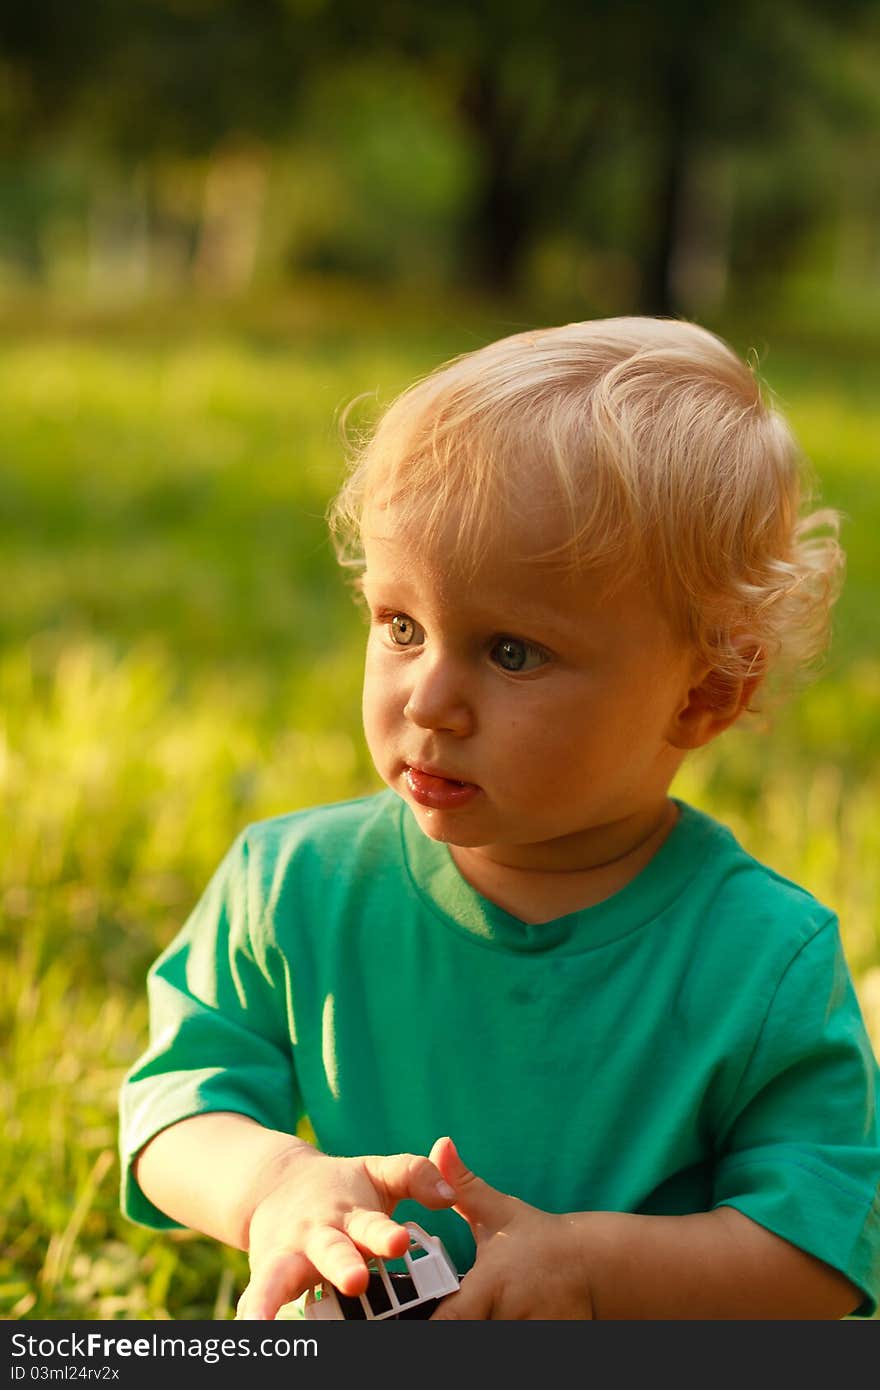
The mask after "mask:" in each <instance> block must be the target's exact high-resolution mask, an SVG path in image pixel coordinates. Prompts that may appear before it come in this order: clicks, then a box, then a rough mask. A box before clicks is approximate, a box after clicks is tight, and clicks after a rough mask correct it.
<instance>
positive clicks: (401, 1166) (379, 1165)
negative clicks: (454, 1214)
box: [365, 1154, 455, 1210]
mask: <svg viewBox="0 0 880 1390" xmlns="http://www.w3.org/2000/svg"><path fill="white" fill-rule="evenodd" d="M365 1162H366V1167H367V1172H368V1173H369V1176H370V1179H371V1180H372V1182H374V1183H375V1184H376V1185H377V1186H378V1187H379V1188H381V1190H382V1191H383V1193H384V1194H385V1196H386V1199H387V1205H388V1209H389V1210H392V1209H393V1208H394V1207H395V1206H396V1205H397V1203H398V1202H400V1201H403V1199H404V1198H405V1197H410V1198H412V1200H413V1201H416V1202H420V1203H421V1205H422V1206H423V1207H430V1208H431V1209H432V1210H436V1209H437V1208H438V1207H448V1206H451V1205H452V1202H453V1199H454V1197H455V1192H454V1191H453V1189H452V1187H451V1186H450V1184H449V1183H448V1182H447V1181H446V1179H445V1177H444V1175H443V1174H442V1173H441V1172H440V1171H439V1169H438V1168H437V1167H435V1165H434V1164H433V1163H432V1162H431V1160H430V1159H428V1158H425V1157H424V1155H422V1154H387V1155H386V1154H382V1155H373V1156H371V1157H369V1158H367V1159H366V1160H365Z"/></svg>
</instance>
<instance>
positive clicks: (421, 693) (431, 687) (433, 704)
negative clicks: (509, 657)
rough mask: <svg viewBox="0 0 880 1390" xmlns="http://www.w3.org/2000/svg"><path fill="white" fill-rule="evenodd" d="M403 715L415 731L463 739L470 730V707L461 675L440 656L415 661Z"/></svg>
mask: <svg viewBox="0 0 880 1390" xmlns="http://www.w3.org/2000/svg"><path fill="white" fill-rule="evenodd" d="M403 713H404V716H405V717H406V718H407V719H408V720H409V722H410V723H411V724H415V725H416V727H417V728H419V729H430V730H431V731H435V730H436V731H438V732H439V731H441V730H442V731H444V732H446V733H452V734H457V735H458V736H459V737H462V738H463V737H465V736H466V735H467V734H469V733H471V732H472V731H473V728H474V711H473V704H472V701H471V698H470V697H469V695H468V693H467V692H466V690H465V688H464V680H463V677H462V673H461V671H460V670H459V669H458V668H457V667H456V666H455V664H454V663H453V662H451V661H449V660H448V659H444V658H443V657H440V658H435V659H434V660H433V661H432V662H427V661H421V662H419V670H418V672H417V674H416V676H415V680H414V684H413V687H412V689H411V691H410V693H409V699H408V700H407V702H406V705H405V707H404V711H403Z"/></svg>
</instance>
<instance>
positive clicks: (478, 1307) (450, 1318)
mask: <svg viewBox="0 0 880 1390" xmlns="http://www.w3.org/2000/svg"><path fill="white" fill-rule="evenodd" d="M494 1301H495V1300H494V1285H493V1283H492V1281H491V1280H490V1279H487V1278H485V1277H484V1276H483V1275H482V1274H481V1272H480V1271H479V1270H478V1269H476V1268H474V1269H473V1270H471V1273H470V1274H467V1275H465V1277H464V1279H462V1281H461V1288H460V1289H459V1290H458V1293H451V1294H449V1296H448V1297H447V1298H444V1299H441V1301H440V1304H439V1306H438V1307H437V1308H436V1309H435V1310H434V1312H433V1313H432V1314H431V1317H430V1321H431V1322H465V1321H468V1322H475V1321H478V1320H479V1321H482V1322H486V1321H488V1320H489V1319H490V1318H491V1317H492V1310H493V1304H494Z"/></svg>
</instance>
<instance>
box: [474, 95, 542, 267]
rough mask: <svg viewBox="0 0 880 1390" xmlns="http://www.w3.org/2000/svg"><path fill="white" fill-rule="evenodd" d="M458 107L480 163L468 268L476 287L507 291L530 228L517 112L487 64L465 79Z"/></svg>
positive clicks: (521, 255) (520, 258) (526, 241)
mask: <svg viewBox="0 0 880 1390" xmlns="http://www.w3.org/2000/svg"><path fill="white" fill-rule="evenodd" d="M462 110H463V113H464V117H465V120H466V121H467V123H468V125H469V126H470V129H471V133H472V135H473V137H474V142H475V144H476V147H477V150H478V152H479V157H480V162H481V167H482V179H481V182H480V186H479V188H478V190H477V193H476V197H475V202H474V206H473V209H472V212H471V215H470V218H469V220H468V225H467V227H466V232H465V237H466V240H465V260H466V263H467V268H468V272H469V274H470V277H471V278H472V279H473V280H474V281H475V282H476V283H477V284H478V285H479V286H480V287H482V288H484V289H487V290H489V291H491V292H493V293H496V294H509V293H511V292H512V291H514V290H515V289H516V288H517V285H518V282H519V276H520V270H521V268H522V257H523V253H524V251H525V249H526V247H527V244H528V239H529V233H530V231H531V217H530V210H529V196H530V191H529V189H528V188H526V187H524V184H523V180H522V177H521V175H520V174H519V173H518V171H517V169H516V142H517V136H518V130H517V122H516V115H515V113H514V112H511V111H510V110H509V109H507V108H506V107H505V104H504V103H503V101H502V99H501V93H500V91H499V87H498V82H497V79H496V77H495V75H494V74H493V73H491V72H490V71H488V70H487V69H486V68H482V69H480V70H478V71H477V72H475V73H474V74H472V76H471V78H470V79H469V81H468V82H467V84H466V87H465V91H464V96H463V100H462Z"/></svg>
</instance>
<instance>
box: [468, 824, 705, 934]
mask: <svg viewBox="0 0 880 1390" xmlns="http://www.w3.org/2000/svg"><path fill="white" fill-rule="evenodd" d="M677 820H678V807H677V806H676V805H675V803H674V802H673V801H669V800H665V801H664V802H663V805H662V807H660V808H657V807H655V808H654V810H653V813H652V814H651V815H648V814H645V815H644V816H639V817H632V818H630V819H627V820H626V821H620V822H614V823H612V825H610V826H603V827H602V830H603V835H602V837H601V839H600V838H599V837H598V836H597V837H596V838H594V839H593V840H592V841H590V840H589V839H587V838H586V837H583V836H581V837H577V840H578V843H573V841H574V840H575V837H567V838H566V839H565V840H563V841H550V842H549V843H547V844H545V845H532V846H526V847H523V849H524V850H528V851H529V852H528V853H524V852H520V847H519V846H496V845H480V846H476V847H473V848H470V847H463V846H459V845H450V847H449V848H450V852H451V854H452V858H453V860H454V862H455V864H456V867H457V868H458V870H459V872H460V874H461V875H462V877H463V878H464V879H466V881H467V882H468V883H469V884H470V885H471V887H472V888H475V889H476V890H477V892H478V893H481V894H482V895H483V897H486V898H489V899H490V900H491V901H493V902H495V903H497V904H498V906H499V907H503V908H504V909H505V911H507V912H511V913H512V914H513V915H514V916H517V917H520V918H522V920H523V921H528V922H545V921H550V920H552V919H553V918H555V917H559V916H562V915H564V914H565V913H567V912H575V911H577V910H578V909H580V908H585V907H591V906H593V905H595V904H596V903H598V902H602V901H603V900H604V899H605V898H609V897H611V896H612V894H614V893H617V892H619V891H620V889H621V888H625V887H626V885H627V883H629V882H631V880H632V879H634V878H635V877H636V875H637V874H639V873H640V872H641V871H642V869H643V868H644V867H645V866H646V864H648V863H649V862H650V860H651V859H653V857H654V855H655V854H656V853H657V851H658V849H659V848H660V846H661V845H662V844H663V842H664V840H665V839H666V838H667V836H668V835H669V834H670V832H671V830H672V829H673V827H674V825H675V824H676V822H677ZM604 832H613V833H604Z"/></svg>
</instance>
